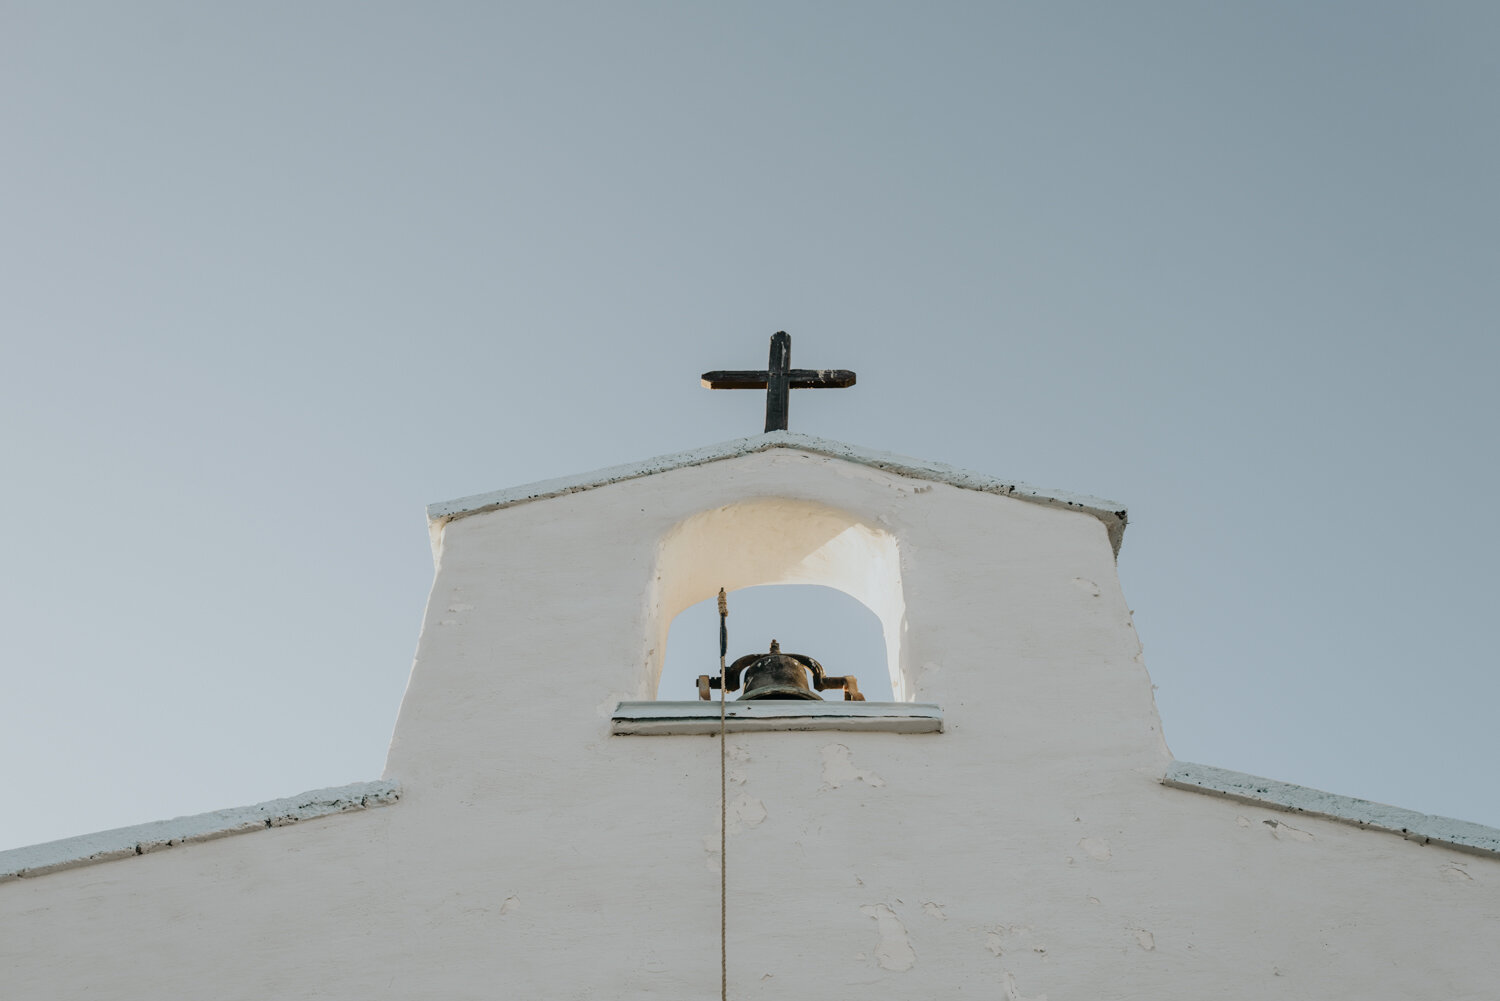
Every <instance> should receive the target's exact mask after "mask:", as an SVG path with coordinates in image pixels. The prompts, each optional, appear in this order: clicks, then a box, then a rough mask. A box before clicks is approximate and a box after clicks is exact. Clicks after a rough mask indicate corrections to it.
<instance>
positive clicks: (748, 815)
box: [729, 793, 766, 835]
mask: <svg viewBox="0 0 1500 1001" xmlns="http://www.w3.org/2000/svg"><path fill="white" fill-rule="evenodd" d="M765 819H766V804H765V803H763V802H761V801H760V800H758V799H756V798H755V797H754V796H751V795H749V794H747V793H740V795H738V796H736V797H735V798H734V800H732V801H731V802H730V804H729V833H730V834H731V835H733V834H739V833H740V832H741V831H743V830H745V828H747V827H759V826H760V825H761V822H762V821H764V820H765Z"/></svg>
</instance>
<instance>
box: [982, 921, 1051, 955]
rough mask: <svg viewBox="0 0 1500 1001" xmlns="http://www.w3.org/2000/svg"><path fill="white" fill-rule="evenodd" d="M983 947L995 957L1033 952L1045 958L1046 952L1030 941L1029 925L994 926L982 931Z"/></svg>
mask: <svg viewBox="0 0 1500 1001" xmlns="http://www.w3.org/2000/svg"><path fill="white" fill-rule="evenodd" d="M984 947H985V948H986V949H988V950H989V951H990V952H991V953H992V954H994V955H996V956H1003V955H1005V954H1006V953H1008V952H1033V953H1036V954H1037V955H1040V956H1045V955H1046V954H1047V950H1046V949H1045V948H1043V947H1042V946H1040V945H1038V944H1037V943H1036V942H1034V941H1032V937H1031V926H1030V925H994V926H993V927H990V928H986V929H985V931H984Z"/></svg>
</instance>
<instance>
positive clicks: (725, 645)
mask: <svg viewBox="0 0 1500 1001" xmlns="http://www.w3.org/2000/svg"><path fill="white" fill-rule="evenodd" d="M728 653H729V598H728V596H727V595H725V593H724V589H723V588H722V587H721V588H719V1001H729V896H728V893H729V891H728V887H729V877H728V875H727V871H728V860H727V858H726V851H725V849H726V848H727V847H728V846H729V835H728V829H729V771H728V764H727V762H728V758H729V749H728V744H727V742H726V739H725V726H724V658H725V657H726V656H727V655H728Z"/></svg>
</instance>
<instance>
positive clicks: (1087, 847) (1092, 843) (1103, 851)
mask: <svg viewBox="0 0 1500 1001" xmlns="http://www.w3.org/2000/svg"><path fill="white" fill-rule="evenodd" d="M1078 847H1079V848H1082V849H1083V851H1084V854H1086V855H1087V856H1088V857H1089V858H1091V859H1093V860H1094V861H1095V862H1103V861H1105V860H1107V859H1108V858H1109V856H1110V851H1109V842H1108V841H1106V840H1105V839H1104V838H1079V839H1078Z"/></svg>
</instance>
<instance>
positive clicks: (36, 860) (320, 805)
mask: <svg viewBox="0 0 1500 1001" xmlns="http://www.w3.org/2000/svg"><path fill="white" fill-rule="evenodd" d="M400 798H401V787H400V786H399V785H398V784H397V783H395V782H392V781H389V780H385V779H382V780H379V781H375V782H356V783H354V784H352V785H346V786H334V787H332V788H328V789H313V790H310V791H308V792H304V793H301V794H299V795H297V796H287V797H285V798H283V799H273V800H268V801H266V802H264V803H257V804H255V805H254V806H236V807H231V808H229V809H227V810H213V811H211V812H209V813H198V814H193V815H192V816H188V817H176V818H174V819H172V820H155V821H152V822H151V823H148V824H136V825H134V826H132V827H117V828H115V829H114V830H110V831H99V832H97V833H94V834H80V835H78V836H77V837H74V838H63V839H62V840H60V841H47V842H44V843H42V844H39V845H27V846H26V847H24V848H12V849H10V850H8V851H3V852H0V883H5V882H9V881H10V880H13V879H22V878H26V877H31V876H41V875H44V874H45V873H49V872H58V871H59V870H62V869H72V868H75V867H77V866H81V865H94V864H96V863H99V862H110V861H113V860H115V859H120V858H129V857H131V856H134V855H148V854H150V853H151V852H158V851H161V850H162V849H164V848H173V847H176V846H177V845H184V844H193V843H194V842H198V841H212V840H214V839H215V838H223V837H228V836H229V835H231V834H245V833H248V832H250V831H264V830H266V829H268V828H271V827H286V826H288V825H290V824H295V823H297V822H298V821H301V820H311V819H313V818H314V817H328V816H332V815H333V814H336V813H350V812H353V811H355V810H367V809H370V808H371V807H376V806H387V805H389V804H391V803H394V802H396V801H397V800H398V799H400Z"/></svg>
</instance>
